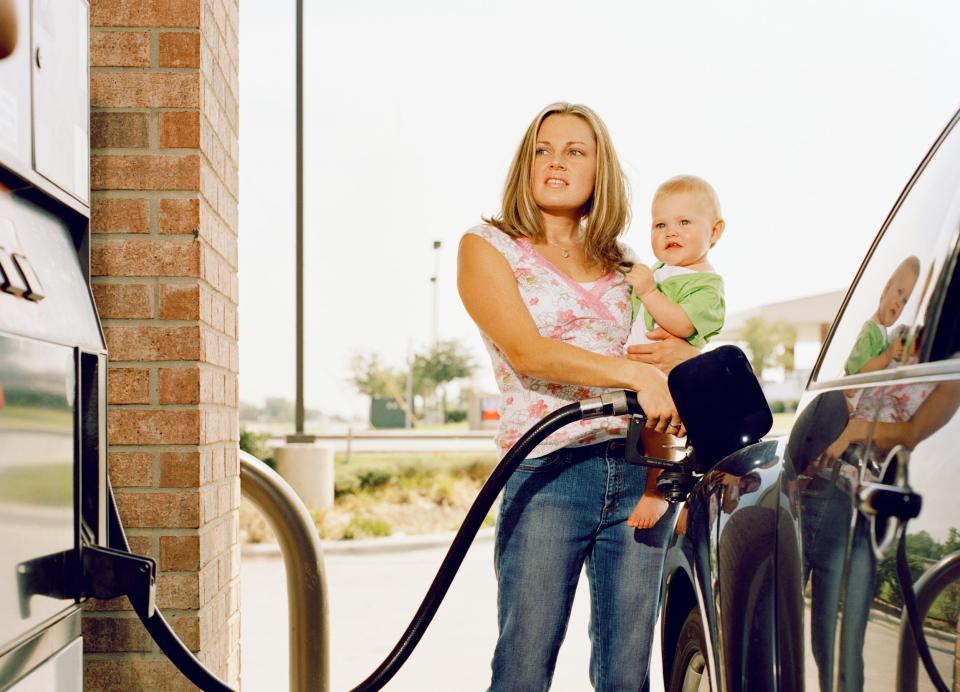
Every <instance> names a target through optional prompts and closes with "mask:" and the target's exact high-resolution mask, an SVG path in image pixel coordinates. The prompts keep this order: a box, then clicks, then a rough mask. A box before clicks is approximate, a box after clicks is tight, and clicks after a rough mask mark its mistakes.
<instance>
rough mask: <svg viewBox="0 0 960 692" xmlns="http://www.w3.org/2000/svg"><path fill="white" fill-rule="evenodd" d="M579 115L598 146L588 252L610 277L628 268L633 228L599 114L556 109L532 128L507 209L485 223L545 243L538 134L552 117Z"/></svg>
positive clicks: (516, 164) (506, 191) (586, 213)
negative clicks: (623, 238)
mask: <svg viewBox="0 0 960 692" xmlns="http://www.w3.org/2000/svg"><path fill="white" fill-rule="evenodd" d="M558 114H559V115H575V116H577V117H578V118H581V119H582V120H583V121H584V122H586V123H587V124H588V125H589V126H590V128H591V129H592V130H593V136H594V139H596V142H597V170H596V176H595V178H594V183H593V194H592V195H590V199H588V200H587V203H586V204H585V205H584V209H583V216H582V217H581V219H580V226H581V229H582V233H583V250H584V254H585V255H586V259H587V261H588V262H590V263H592V264H598V265H600V266H601V267H602V268H603V269H604V270H605V271H611V270H613V269H615V268H617V267H618V266H619V265H620V264H621V263H622V262H623V252H622V251H621V250H620V246H619V245H618V244H617V238H619V237H620V234H621V233H623V231H624V230H625V229H626V227H627V222H628V220H629V218H630V196H629V193H628V191H627V184H626V180H625V178H624V175H623V169H622V168H621V167H620V161H619V160H618V159H617V154H616V152H615V151H614V150H613V143H612V142H611V141H610V134H609V133H608V132H607V126H606V125H604V124H603V121H602V120H601V119H600V116H598V115H597V114H596V113H594V112H593V111H592V110H591V109H590V108H588V107H587V106H584V105H581V104H579V103H565V102H558V103H552V104H550V105H549V106H547V107H546V108H544V109H543V110H542V111H540V113H538V114H537V117H535V118H534V119H533V122H532V123H530V127H528V128H527V131H526V133H525V134H524V135H523V140H522V141H521V142H520V147H519V148H518V149H517V153H516V155H515V156H514V157H513V162H512V163H511V164H510V172H509V173H508V174H507V182H506V184H505V185H504V186H503V207H502V209H501V211H500V214H499V215H498V216H493V217H491V218H489V219H486V218H485V219H484V221H486V222H487V223H489V224H492V225H494V226H496V227H497V228H499V229H500V230H501V231H503V232H504V233H506V234H507V235H509V236H511V237H513V238H518V237H524V238H529V239H531V240H535V241H543V240H545V238H546V236H545V233H544V229H543V216H542V215H541V213H540V209H539V207H537V203H536V202H535V201H534V199H533V188H532V180H533V159H534V156H535V155H536V148H537V134H538V133H539V132H540V126H541V125H542V124H543V121H544V120H546V119H547V118H549V117H550V116H551V115H558Z"/></svg>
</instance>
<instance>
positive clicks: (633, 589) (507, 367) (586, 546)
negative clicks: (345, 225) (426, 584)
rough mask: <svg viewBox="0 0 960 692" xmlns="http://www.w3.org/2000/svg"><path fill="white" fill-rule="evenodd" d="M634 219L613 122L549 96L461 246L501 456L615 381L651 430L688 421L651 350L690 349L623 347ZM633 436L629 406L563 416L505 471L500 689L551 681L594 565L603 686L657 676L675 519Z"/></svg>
mask: <svg viewBox="0 0 960 692" xmlns="http://www.w3.org/2000/svg"><path fill="white" fill-rule="evenodd" d="M627 217H628V198H627V191H626V184H625V181H624V178H623V173H622V171H621V169H620V165H619V162H618V161H617V157H616V154H615V153H614V150H613V147H612V145H611V143H610V138H609V135H608V134H607V130H606V127H605V126H604V124H603V122H602V121H601V120H600V119H599V118H598V117H597V115H596V114H595V113H594V112H593V111H591V110H590V109H589V108H587V107H585V106H581V105H571V104H566V103H557V104H553V105H551V106H548V107H547V108H545V109H544V110H543V111H542V112H541V113H540V114H538V115H537V117H536V118H535V119H534V120H533V122H532V123H531V124H530V127H529V128H528V129H527V132H526V134H525V135H524V138H523V141H522V142H521V144H520V148H519V149H518V151H517V153H516V156H515V157H514V160H513V163H512V164H511V167H510V172H509V174H508V177H507V182H506V186H505V188H504V195H503V208H502V211H501V214H500V215H499V216H498V217H495V218H493V219H489V220H487V221H488V224H487V225H483V226H477V227H475V228H473V229H471V230H470V231H468V232H467V233H466V234H465V235H464V237H463V239H462V241H461V244H460V255H459V270H458V286H459V290H460V296H461V298H462V300H463V303H464V305H465V306H466V308H467V311H468V312H469V313H470V316H471V317H472V318H473V320H474V321H475V322H476V323H477V326H478V327H479V328H480V331H481V332H482V336H483V339H484V342H485V343H486V345H487V349H488V351H489V353H490V357H491V360H492V361H493V367H494V371H495V374H496V377H497V381H498V384H499V387H500V392H501V402H500V413H501V418H500V421H501V422H500V430H499V432H498V435H497V443H498V445H499V447H500V452H501V454H503V453H505V452H506V451H507V450H508V449H509V448H510V447H511V446H512V445H513V444H514V442H516V440H517V438H519V437H520V436H521V435H522V434H523V433H524V432H526V430H528V429H529V428H530V427H531V426H532V425H533V424H534V423H536V422H537V421H539V420H540V419H542V418H543V416H545V415H546V414H548V413H549V412H551V411H553V410H555V409H557V408H559V407H560V406H562V405H564V404H567V403H569V402H570V401H576V400H579V399H584V398H587V397H590V396H596V395H598V394H599V393H600V392H601V391H603V390H604V389H606V388H624V389H632V390H635V391H636V392H637V393H638V396H639V400H640V404H641V405H642V407H643V409H644V411H645V413H646V414H647V417H648V419H647V426H648V427H650V428H653V429H655V430H657V431H659V432H668V433H672V434H674V435H679V434H682V433H683V428H682V423H681V421H680V418H679V416H678V414H677V411H676V408H675V407H674V404H673V401H672V399H671V398H670V394H669V391H668V390H667V386H666V379H665V377H664V375H663V373H661V372H660V371H659V370H658V369H657V368H656V367H654V366H653V365H650V364H649V363H648V362H642V361H643V360H648V361H649V360H658V361H660V362H663V363H668V362H669V363H671V364H672V363H675V362H676V361H677V360H678V359H679V357H677V355H676V354H677V353H680V354H683V353H687V354H689V351H688V350H686V349H685V348H684V346H680V345H676V346H674V347H670V346H668V347H666V348H664V349H663V352H662V353H659V352H657V351H656V349H647V350H645V351H644V352H638V353H637V354H636V355H635V356H634V358H635V359H638V360H627V359H625V358H624V357H623V356H624V345H625V344H624V342H625V340H626V337H627V335H628V333H629V330H630V301H629V286H628V284H626V283H625V281H624V278H623V275H622V273H621V272H619V271H618V268H619V266H620V265H621V264H622V263H623V262H624V261H629V259H630V258H629V257H627V256H625V252H626V250H625V248H623V247H622V246H620V245H619V244H618V243H617V237H618V236H619V235H620V234H621V233H622V232H623V230H624V227H625V225H626V221H627ZM691 350H692V349H691ZM693 352H694V353H695V351H693ZM625 433H626V421H625V420H624V419H619V418H600V419H593V420H587V421H582V422H580V423H579V424H576V425H572V426H567V427H566V428H564V429H561V430H560V431H558V432H556V433H554V434H553V435H551V436H550V437H549V438H547V439H546V440H545V441H544V442H543V443H541V444H540V445H539V446H538V447H537V448H536V449H535V450H534V451H533V452H532V453H531V455H530V458H528V459H527V460H526V461H525V462H524V463H523V464H521V465H520V467H519V468H518V470H517V471H516V472H515V473H514V474H513V476H512V477H511V478H510V480H509V481H508V483H507V485H506V487H505V489H504V497H503V503H502V505H501V508H500V517H499V520H498V522H497V537H496V545H495V557H494V559H495V566H496V572H497V580H498V604H497V605H498V621H499V627H500V636H499V638H498V641H497V646H496V650H495V652H494V658H493V681H492V684H491V689H492V690H495V691H498V692H499V691H500V690H522V691H523V692H530V691H531V690H545V689H547V688H548V687H549V686H550V681H551V678H552V675H553V670H554V666H555V664H556V659H557V652H558V651H559V649H560V644H561V642H562V640H563V636H564V633H565V630H566V626H567V620H568V618H569V615H570V607H571V604H572V602H573V595H574V591H575V589H576V585H577V580H578V577H579V575H580V570H581V568H582V566H583V564H584V563H586V566H587V576H588V578H589V581H590V591H591V617H590V639H591V643H592V653H591V659H590V679H591V682H592V683H593V685H594V687H595V688H596V689H597V690H627V689H630V690H636V689H640V688H642V687H643V686H644V685H645V683H646V677H647V667H648V663H649V658H650V643H651V639H652V635H653V624H654V622H655V620H656V614H657V605H658V600H659V586H660V576H661V570H662V566H663V551H664V546H665V544H666V540H667V537H668V534H669V531H670V528H671V522H670V521H669V518H666V519H664V518H663V515H664V514H665V513H666V511H667V503H666V502H665V501H664V500H663V498H662V497H660V496H659V495H658V494H657V493H656V489H655V486H654V484H653V482H652V477H650V478H648V473H647V470H646V469H645V468H643V467H640V466H634V465H628V464H625V463H624V461H623V445H622V442H620V438H622V437H623V436H624V435H625ZM641 497H642V498H643V499H644V501H645V503H646V506H647V508H648V510H649V511H650V512H651V514H652V515H653V517H654V518H653V521H652V522H651V523H652V524H655V525H653V526H652V528H649V529H636V530H634V529H631V528H629V527H628V526H627V525H626V520H627V517H628V516H629V514H630V512H631V510H632V509H633V508H634V506H635V505H636V504H637V502H638V501H639V500H640V499H641ZM658 519H659V521H657V520H658Z"/></svg>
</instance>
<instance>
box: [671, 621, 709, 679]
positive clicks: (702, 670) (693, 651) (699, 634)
mask: <svg viewBox="0 0 960 692" xmlns="http://www.w3.org/2000/svg"><path fill="white" fill-rule="evenodd" d="M668 689H669V690H670V692H699V691H701V690H707V691H708V690H709V689H710V675H709V672H708V670H707V642H706V638H705V637H704V635H703V623H702V622H701V620H700V611H699V610H697V609H696V608H694V609H693V610H691V611H690V614H689V615H687V619H686V620H684V622H683V627H681V628H680V636H679V637H677V648H676V650H675V651H674V656H673V668H672V670H671V671H670V686H669V687H668Z"/></svg>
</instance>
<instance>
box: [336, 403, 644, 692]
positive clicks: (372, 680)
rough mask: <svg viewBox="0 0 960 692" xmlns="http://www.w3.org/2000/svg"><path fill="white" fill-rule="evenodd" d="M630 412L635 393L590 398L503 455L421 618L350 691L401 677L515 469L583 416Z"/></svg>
mask: <svg viewBox="0 0 960 692" xmlns="http://www.w3.org/2000/svg"><path fill="white" fill-rule="evenodd" d="M627 413H635V414H640V413H642V411H641V409H640V404H639V403H638V402H637V395H636V392H628V391H616V392H610V393H608V394H604V395H603V396H601V397H596V398H594V399H585V400H583V401H581V402H578V403H573V404H567V405H566V406H563V407H562V408H559V409H557V410H556V411H554V412H553V413H551V414H550V415H548V416H547V417H546V418H544V419H543V420H541V421H540V422H539V423H537V424H536V425H534V426H533V427H532V428H530V430H528V431H527V432H526V433H525V434H524V435H523V436H522V437H521V438H520V439H519V440H517V442H516V443H515V444H514V445H513V447H511V448H510V450H509V451H508V452H507V453H506V454H505V455H504V457H503V459H501V460H500V463H499V464H497V466H496V467H495V468H494V469H493V471H492V472H491V473H490V477H489V478H487V480H486V482H485V483H484V484H483V487H482V488H480V492H479V493H478V494H477V499H476V500H474V501H473V504H472V505H471V506H470V509H469V510H468V511H467V516H466V518H465V519H464V520H463V524H462V525H461V526H460V530H459V531H457V535H456V536H454V538H453V543H451V545H450V549H449V550H448V551H447V554H446V556H445V557H444V558H443V562H442V563H441V565H440V569H439V570H437V575H436V576H435V577H434V579H433V583H432V584H431V585H430V588H429V589H428V590H427V595H426V596H424V598H423V601H422V602H421V603H420V607H419V608H418V609H417V612H416V614H415V615H414V616H413V619H412V620H411V621H410V624H409V625H407V629H406V631H404V633H403V636H402V637H401V638H400V641H398V642H397V645H396V646H395V647H394V648H393V651H391V652H390V653H389V654H388V655H387V657H386V658H385V659H384V660H383V662H382V663H381V664H380V665H379V666H378V667H377V669H376V670H374V671H373V672H372V673H371V674H370V675H369V677H367V679H366V680H364V681H363V682H361V683H360V684H359V685H357V686H356V687H354V688H353V690H351V692H373V691H374V690H379V689H381V688H382V687H383V686H384V685H386V684H387V683H388V682H389V681H390V679H391V678H392V677H393V676H394V675H395V674H396V672H397V671H398V670H399V669H400V667H401V666H402V665H403V664H404V663H405V662H406V660H407V658H409V657H410V654H412V653H413V650H414V648H416V646H417V644H418V643H419V642H420V639H421V638H422V637H423V634H424V632H425V631H426V629H427V627H428V626H429V625H430V621H431V620H433V616H434V615H436V613H437V609H438V608H439V607H440V603H441V602H442V601H443V599H444V596H446V594H447V590H448V589H449V588H450V584H451V583H452V582H453V578H454V577H455V576H456V574H457V571H458V570H459V569H460V565H461V564H462V563H463V558H464V557H466V554H467V550H469V548H470V546H471V545H472V543H473V539H474V538H475V537H476V535H477V531H479V530H480V526H481V525H482V524H483V520H484V518H485V517H486V516H487V512H489V511H490V507H491V506H492V505H493V502H494V500H496V499H497V495H498V494H499V493H500V490H501V489H503V486H504V485H506V483H507V479H509V478H510V475H511V474H512V473H513V472H514V470H516V468H517V466H519V465H520V462H522V461H523V460H524V459H526V458H527V455H528V454H529V453H530V452H532V451H533V449H534V448H535V447H536V446H537V445H538V444H540V442H542V441H543V440H544V439H545V438H546V437H547V436H548V435H550V434H551V433H553V432H555V431H557V430H559V429H560V428H562V427H563V426H565V425H568V424H570V423H573V422H575V421H578V420H582V419H584V418H598V417H601V416H611V415H625V414H627Z"/></svg>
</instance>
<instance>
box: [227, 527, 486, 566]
mask: <svg viewBox="0 0 960 692" xmlns="http://www.w3.org/2000/svg"><path fill="white" fill-rule="evenodd" d="M456 535H457V534H456V532H455V531H447V532H444V533H430V534H422V535H418V536H388V537H386V538H363V539H360V540H356V541H320V547H321V548H322V550H323V554H324V556H325V557H326V556H329V555H369V554H375V553H399V552H404V551H410V550H428V549H430V548H442V547H446V546H449V545H450V544H451V543H452V542H453V537H454V536H456ZM493 535H494V529H492V528H488V529H480V530H479V531H478V532H477V536H476V538H475V539H474V542H479V541H491V540H493ZM240 556H241V557H243V558H254V559H256V558H276V557H281V556H282V555H281V553H280V546H279V545H278V544H277V543H244V544H243V545H242V546H241V548H240Z"/></svg>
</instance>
